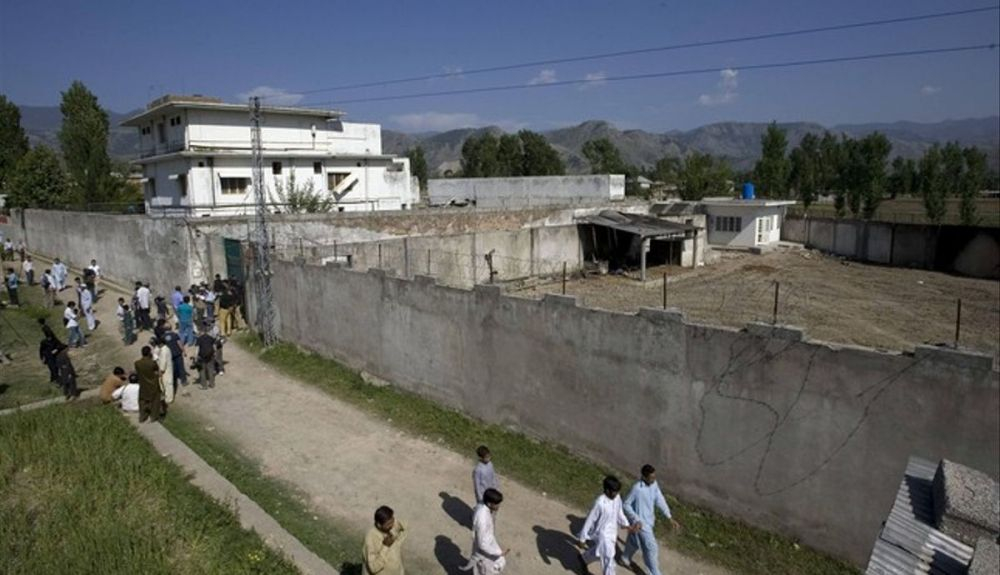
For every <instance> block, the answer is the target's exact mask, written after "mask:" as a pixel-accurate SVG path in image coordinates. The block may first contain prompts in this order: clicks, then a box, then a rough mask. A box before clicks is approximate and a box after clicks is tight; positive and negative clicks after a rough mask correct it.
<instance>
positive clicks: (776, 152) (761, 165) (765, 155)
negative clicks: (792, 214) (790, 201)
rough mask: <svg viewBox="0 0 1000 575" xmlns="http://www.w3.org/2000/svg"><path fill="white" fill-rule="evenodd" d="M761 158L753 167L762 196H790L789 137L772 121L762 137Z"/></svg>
mask: <svg viewBox="0 0 1000 575" xmlns="http://www.w3.org/2000/svg"><path fill="white" fill-rule="evenodd" d="M760 146H761V158H760V160H759V161H758V162H757V164H756V166H755V167H754V169H753V172H754V176H755V177H756V179H757V184H758V186H759V187H760V190H761V196H763V197H766V198H787V197H788V173H789V170H790V164H789V161H788V158H787V157H786V156H785V148H786V147H788V138H786V137H785V131H784V130H782V129H781V128H779V127H778V124H777V123H775V122H771V124H770V125H769V126H768V127H767V131H766V132H764V135H763V136H761V137H760Z"/></svg>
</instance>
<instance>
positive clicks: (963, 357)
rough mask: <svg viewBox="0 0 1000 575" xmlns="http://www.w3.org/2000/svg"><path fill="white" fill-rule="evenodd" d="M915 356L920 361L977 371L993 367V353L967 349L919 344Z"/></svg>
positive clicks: (914, 352)
mask: <svg viewBox="0 0 1000 575" xmlns="http://www.w3.org/2000/svg"><path fill="white" fill-rule="evenodd" d="M913 356H914V357H915V358H916V359H918V360H920V361H930V362H934V363H944V364H947V365H953V366H955V367H962V368H965V369H972V370H976V371H989V370H991V369H993V356H992V355H989V354H986V353H980V352H978V351H971V350H967V349H954V348H950V347H938V346H936V345H918V346H917V347H916V348H915V349H914V350H913Z"/></svg>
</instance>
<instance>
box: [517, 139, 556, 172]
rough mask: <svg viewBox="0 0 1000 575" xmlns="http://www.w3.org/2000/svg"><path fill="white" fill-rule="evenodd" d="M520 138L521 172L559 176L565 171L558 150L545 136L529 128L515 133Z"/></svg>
mask: <svg viewBox="0 0 1000 575" xmlns="http://www.w3.org/2000/svg"><path fill="white" fill-rule="evenodd" d="M517 137H518V138H520V140H521V151H522V154H523V156H522V160H521V174H522V175H525V176H561V175H563V174H565V173H566V166H565V165H564V164H563V161H562V158H560V157H559V152H557V151H556V149H555V148H553V147H552V145H551V144H549V142H548V140H546V139H545V136H542V135H541V134H538V133H536V132H532V131H530V130H521V131H520V132H518V133H517Z"/></svg>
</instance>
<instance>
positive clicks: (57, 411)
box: [0, 401, 298, 575]
mask: <svg viewBox="0 0 1000 575" xmlns="http://www.w3.org/2000/svg"><path fill="white" fill-rule="evenodd" d="M0 454H2V455H0V573H6V574H10V575H19V574H47V573H52V574H56V573H102V574H106V575H114V574H119V573H120V574H123V575H124V574H128V575H132V574H134V573H143V574H147V575H156V574H164V575H166V574H201V573H212V574H216V573H219V574H222V573H232V574H241V575H242V574H255V573H260V574H278V575H281V574H293V573H298V570H297V569H296V568H295V567H294V566H293V565H292V564H291V563H289V562H288V561H287V560H286V559H285V558H283V557H282V556H281V555H279V554H277V553H275V552H273V551H271V550H270V549H269V548H268V547H267V546H266V545H265V544H264V542H263V541H262V540H261V538H260V537H259V536H257V535H256V534H255V533H252V532H249V531H244V530H243V529H242V528H241V527H240V524H239V521H238V520H237V518H236V517H235V516H234V515H233V513H232V512H231V511H230V510H228V509H226V508H225V507H223V506H222V505H220V504H218V503H217V502H215V501H214V500H212V499H211V498H210V497H209V496H207V495H205V494H204V493H202V492H201V491H200V490H198V489H197V488H196V487H194V486H192V485H191V484H190V483H189V482H188V479H187V477H186V476H185V474H184V472H183V471H182V470H181V469H180V468H179V467H177V466H176V465H175V464H173V463H171V462H170V461H169V460H166V459H164V458H162V457H160V456H159V455H158V454H157V453H156V452H155V451H154V450H153V449H152V448H151V447H150V445H149V444H148V443H146V442H145V441H144V440H142V439H141V438H140V437H139V436H138V435H137V434H136V433H135V430H134V429H132V426H131V425H130V424H129V423H128V422H127V421H126V420H125V419H124V418H123V417H121V415H119V414H118V413H116V411H115V410H114V409H113V408H109V407H106V406H101V405H99V404H96V403H95V402H89V401H84V402H79V403H76V404H70V405H60V406H52V407H48V408H43V409H38V410H34V411H29V412H19V413H14V414H11V415H7V416H3V417H0Z"/></svg>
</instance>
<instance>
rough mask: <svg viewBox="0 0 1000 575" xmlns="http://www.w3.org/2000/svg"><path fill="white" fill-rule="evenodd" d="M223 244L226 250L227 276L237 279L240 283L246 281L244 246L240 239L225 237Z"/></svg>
mask: <svg viewBox="0 0 1000 575" xmlns="http://www.w3.org/2000/svg"><path fill="white" fill-rule="evenodd" d="M222 245H223V247H224V248H225V252H226V277H229V278H233V279H237V280H239V281H240V283H244V281H245V278H244V277H243V276H244V274H243V246H242V244H241V243H240V240H232V239H229V238H223V240H222Z"/></svg>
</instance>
